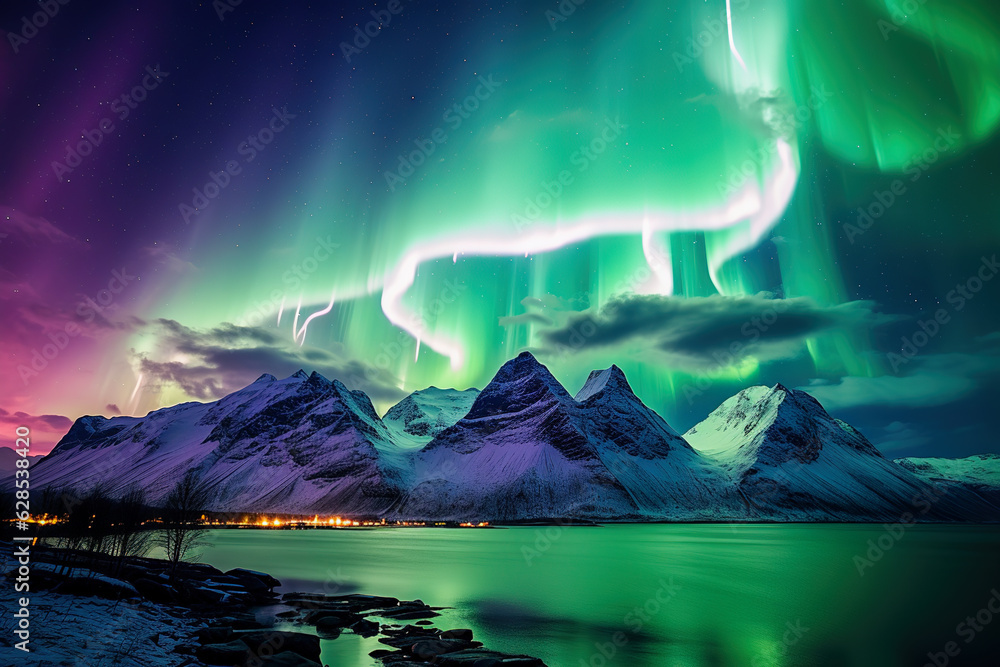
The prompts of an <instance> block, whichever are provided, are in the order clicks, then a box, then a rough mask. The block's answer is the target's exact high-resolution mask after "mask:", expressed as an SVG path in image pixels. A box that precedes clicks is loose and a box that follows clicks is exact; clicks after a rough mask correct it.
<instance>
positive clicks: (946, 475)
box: [896, 454, 1000, 490]
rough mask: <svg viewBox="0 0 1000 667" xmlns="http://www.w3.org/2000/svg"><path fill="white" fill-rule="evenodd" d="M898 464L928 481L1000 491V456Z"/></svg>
mask: <svg viewBox="0 0 1000 667" xmlns="http://www.w3.org/2000/svg"><path fill="white" fill-rule="evenodd" d="M896 463H898V464H899V465H901V466H903V467H904V468H906V469H907V470H909V471H910V472H912V473H913V474H915V475H917V476H919V477H922V478H924V479H927V480H931V481H933V480H952V481H956V482H962V483H964V484H970V485H974V486H984V487H991V488H994V489H998V490H1000V454H977V455H975V456H969V457H966V458H963V459H941V458H905V459H896Z"/></svg>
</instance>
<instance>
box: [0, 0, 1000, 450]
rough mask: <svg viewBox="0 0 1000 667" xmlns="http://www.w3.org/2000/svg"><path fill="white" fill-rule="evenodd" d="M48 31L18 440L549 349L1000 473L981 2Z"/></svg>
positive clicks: (22, 317) (570, 366)
mask: <svg viewBox="0 0 1000 667" xmlns="http://www.w3.org/2000/svg"><path fill="white" fill-rule="evenodd" d="M37 11H39V9H38V5H37V4H34V3H28V2H24V3H8V6H6V7H5V8H4V10H3V20H2V22H0V26H2V27H3V28H4V29H5V30H6V31H8V32H9V33H10V34H13V35H16V36H17V38H16V39H15V38H14V37H10V36H9V35H8V39H6V40H5V41H6V42H7V43H6V44H5V45H4V47H3V49H2V51H3V55H2V56H0V77H2V80H3V82H4V86H3V93H2V96H0V117H2V123H0V132H2V133H3V143H2V145H3V146H4V149H5V150H4V160H3V167H0V173H2V180H0V233H2V234H3V235H4V236H2V237H0V283H2V290H3V291H2V293H3V297H2V302H0V312H2V313H3V323H4V327H3V330H2V332H0V336H2V346H3V350H4V354H3V355H2V357H0V359H2V360H3V361H2V364H3V365H2V372H3V375H4V378H5V381H4V382H3V388H2V395H0V409H2V410H3V413H0V421H2V422H3V423H4V424H8V423H10V424H13V423H14V422H15V421H18V423H21V422H24V421H30V422H31V423H32V424H33V425H34V426H35V428H36V433H35V435H36V440H37V441H38V442H40V443H41V442H46V441H47V442H48V443H49V444H52V443H54V442H55V441H56V440H58V438H59V437H60V436H61V435H62V433H64V432H65V430H66V428H68V426H69V421H70V420H72V419H75V418H76V417H79V416H81V415H83V414H105V415H108V416H110V415H113V414H135V415H140V414H145V413H146V412H148V411H149V410H152V409H156V408H158V407H162V406H165V405H172V404H175V403H178V402H182V401H186V400H202V401H203V400H211V399H214V398H218V397H220V396H222V395H224V394H225V393H227V392H229V391H232V390H234V389H236V388H238V387H240V386H243V385H245V384H247V383H249V382H251V381H253V380H254V378H256V377H257V376H259V375H260V374H262V373H272V374H275V375H277V376H279V377H281V376H285V375H288V374H290V373H292V372H294V371H295V370H296V369H297V368H299V367H303V368H306V369H308V370H313V369H315V370H317V371H319V372H321V373H323V374H324V375H326V376H327V377H337V378H339V379H341V380H342V381H344V382H345V383H346V384H347V385H348V386H349V387H351V388H352V389H362V390H364V391H366V392H367V393H368V394H369V395H370V396H371V397H372V399H373V401H374V402H375V404H376V407H378V408H379V409H380V410H383V411H384V410H385V409H386V408H387V407H389V406H390V405H392V404H393V403H394V402H396V401H397V400H398V399H400V398H401V397H402V396H404V395H405V394H406V393H408V392H410V391H413V390H416V389H421V388H424V387H426V386H428V385H436V386H440V387H458V388H465V387H468V386H477V387H482V386H484V385H485V384H486V383H487V382H488V381H489V379H490V377H491V376H492V375H493V373H494V372H495V371H496V369H497V368H498V367H499V366H500V365H501V364H502V363H503V362H504V361H505V360H507V359H509V358H511V357H513V356H515V355H516V354H518V353H519V352H520V351H523V350H526V349H527V350H530V351H532V352H533V353H535V354H536V355H537V356H538V358H539V359H540V360H541V361H542V362H543V363H545V364H546V365H547V366H548V367H549V368H550V369H551V370H552V371H553V373H554V374H555V375H556V376H557V377H558V378H559V379H560V381H562V382H563V383H564V384H566V385H567V387H569V388H571V389H572V390H574V391H575V389H576V388H578V387H579V386H580V385H581V384H582V382H583V381H584V379H585V378H586V376H587V374H588V373H589V372H590V370H591V369H594V368H602V367H606V366H608V365H610V364H612V363H616V364H618V365H619V366H621V367H622V368H623V369H624V370H625V372H626V374H627V375H628V377H629V380H630V381H631V383H632V385H633V387H634V388H635V390H636V392H637V394H638V395H639V396H640V397H641V398H642V399H643V400H644V401H645V402H646V403H647V404H648V405H650V406H651V407H653V408H655V409H656V410H657V411H659V412H660V413H661V414H662V415H663V416H664V417H665V418H666V419H667V420H668V422H670V423H671V424H672V425H673V426H675V427H676V428H678V429H680V430H684V429H686V428H688V427H689V426H690V425H692V424H693V423H694V422H695V421H697V420H698V419H700V418H702V417H703V416H704V415H705V414H706V413H707V412H709V411H710V410H711V409H713V408H714V407H715V406H717V405H718V404H719V403H720V402H721V401H722V400H723V399H725V398H727V397H728V396H730V395H732V394H734V393H736V392H737V391H739V390H740V389H743V388H745V387H747V386H750V385H754V384H773V383H775V382H779V381H780V382H782V383H784V384H786V385H788V386H796V387H801V388H805V389H806V390H807V391H810V392H811V393H812V394H813V395H815V396H816V397H817V398H818V399H819V400H820V401H821V402H823V404H824V405H825V406H826V407H827V408H828V409H830V411H831V412H832V413H833V414H834V415H836V416H838V417H840V418H842V419H845V420H847V421H849V422H850V423H852V424H854V425H855V426H857V427H859V428H860V429H861V430H862V431H863V432H864V433H865V434H866V435H867V436H868V437H869V438H870V439H871V440H872V441H873V442H875V444H877V445H878V446H879V447H880V448H881V449H882V451H883V452H884V453H886V455H888V456H904V455H938V456H963V455H967V454H971V453H977V452H987V451H998V449H997V443H996V438H995V435H994V429H993V428H992V425H991V423H990V422H991V420H990V415H991V410H992V403H993V402H994V401H993V400H992V399H993V397H995V396H996V395H997V394H996V392H997V390H998V389H1000V318H998V316H997V312H998V305H1000V281H993V280H992V278H993V277H994V276H995V274H996V273H997V271H998V270H1000V268H998V267H996V264H995V260H994V259H993V257H994V256H995V254H996V253H997V252H998V251H1000V228H998V225H997V221H998V219H1000V197H998V196H997V194H996V192H997V188H996V178H997V174H998V173H1000V171H998V168H1000V143H998V140H997V136H996V135H997V129H998V124H1000V9H998V8H996V7H995V6H993V5H992V4H991V3H988V2H985V0H979V1H971V0H955V1H952V2H947V3H943V2H934V1H933V0H926V1H921V0H847V1H845V2H837V3H825V2H805V1H784V2H778V1H768V0H732V2H731V3H730V4H729V7H728V11H727V3H726V2H725V0H708V1H705V0H684V1H678V2H667V3H664V2H654V1H652V0H650V1H638V0H637V1H632V2H616V3H600V2H597V1H596V0H589V1H587V2H583V1H582V0H581V1H580V2H579V3H576V2H570V1H569V0H566V1H565V2H562V3H561V4H560V3H557V2H549V3H541V4H539V3H527V2H506V3H502V5H492V6H491V5H480V4H476V3H471V4H470V3H448V4H446V5H441V4H436V5H433V6H425V5H421V4H420V3H415V2H395V0H394V1H393V2H390V3H388V4H385V3H378V4H377V5H376V4H371V5H350V6H347V5H336V6H330V5H311V4H307V3H302V4H300V3H293V6H290V7H274V6H264V5H263V4H260V3H249V2H244V3H241V4H239V5H234V4H233V3H224V2H215V3H212V2H203V3H200V4H198V5H196V6H195V5H192V6H184V7H181V6H169V5H167V4H165V3H154V4H153V5H148V4H141V5H140V4H138V3H127V2H117V3H107V4H104V5H102V6H100V7H99V8H98V7H93V6H87V5H85V4H83V3H81V4H79V5H77V4H76V3H74V2H70V3H68V4H66V5H59V9H58V12H57V13H55V14H54V15H52V16H51V17H47V18H46V21H45V24H44V25H42V26H41V27H38V28H36V29H35V31H34V33H32V34H33V36H28V33H30V32H31V30H30V29H29V28H26V26H27V25H28V24H26V23H24V22H23V20H22V19H23V18H24V17H29V18H28V19H27V20H28V21H29V23H30V20H31V19H30V17H31V16H32V15H33V14H34V13H35V12H37ZM373 21H374V22H375V23H374V24H373V25H375V28H376V29H373V30H372V31H371V32H370V33H367V34H366V32H365V31H366V29H367V26H368V25H369V24H370V23H371V22H373ZM379 23H381V25H380V26H379V25H378V24H379ZM730 23H731V26H732V29H731V31H730V29H729V24H730ZM153 72H156V75H155V76H154V74H153ZM154 83H155V85H154ZM84 153H86V154H84ZM46 346H50V347H49V348H48V349H46ZM51 346H55V347H51ZM19 412H21V413H24V416H15V414H16V413H19ZM12 434H13V426H11V427H10V428H5V431H4V433H3V434H2V435H0V443H2V444H8V443H9V441H12V440H13V435H12Z"/></svg>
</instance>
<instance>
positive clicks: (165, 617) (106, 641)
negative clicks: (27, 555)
mask: <svg viewBox="0 0 1000 667" xmlns="http://www.w3.org/2000/svg"><path fill="white" fill-rule="evenodd" d="M39 565H40V563H33V564H32V567H33V568H37V567H39ZM19 595H21V594H17V593H15V592H14V587H13V586H4V587H3V590H2V592H0V605H2V606H3V608H4V609H15V608H16V604H15V599H16V597H18V596H19ZM28 597H29V599H30V601H31V604H30V607H29V609H30V614H31V616H30V622H31V625H30V632H31V637H30V643H29V644H28V647H29V648H30V650H31V653H27V654H23V655H24V657H23V658H22V657H21V656H22V653H21V652H20V651H16V650H15V649H14V648H12V647H8V648H5V652H7V653H8V654H9V655H10V657H11V660H12V663H11V664H14V663H15V662H18V661H23V663H24V664H34V665H46V664H49V665H104V664H107V665H111V664H115V665H122V666H124V667H145V666H146V665H165V666H172V665H181V664H183V663H185V662H189V658H188V657H187V656H184V655H181V654H178V653H174V652H173V649H174V647H175V646H176V645H178V644H183V643H186V642H187V641H188V639H187V638H188V637H189V636H190V635H191V634H193V633H194V632H195V630H197V626H196V625H195V624H194V622H193V621H189V620H186V619H183V618H179V617H174V616H172V615H171V614H170V613H169V611H168V610H167V609H165V608H163V607H160V606H159V605H154V604H147V603H144V602H132V601H121V602H115V601H112V600H105V599H102V598H96V597H80V596H76V595H62V594H59V593H53V592H52V591H32V592H31V594H30V595H29V596H28ZM154 638H155V641H154ZM4 641H5V642H6V641H19V640H18V639H17V638H16V637H14V636H13V635H11V636H10V637H9V638H7V639H5V640H4ZM15 655H16V656H18V657H17V659H16V660H15V659H14V656H15Z"/></svg>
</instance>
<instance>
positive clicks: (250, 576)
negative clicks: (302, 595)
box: [226, 567, 281, 591]
mask: <svg viewBox="0 0 1000 667" xmlns="http://www.w3.org/2000/svg"><path fill="white" fill-rule="evenodd" d="M226 576H229V577H235V578H236V579H241V580H244V581H245V580H253V581H258V582H260V583H261V584H262V585H263V586H265V587H266V588H267V589H268V590H269V591H270V590H274V589H275V588H277V587H278V586H280V585H281V582H280V581H278V580H277V579H275V578H274V577H272V576H271V575H269V574H267V573H266V572H257V571H256V570H244V569H243V568H241V567H238V568H236V569H234V570H229V571H228V572H226Z"/></svg>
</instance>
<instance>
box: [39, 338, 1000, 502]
mask: <svg viewBox="0 0 1000 667" xmlns="http://www.w3.org/2000/svg"><path fill="white" fill-rule="evenodd" d="M191 469H195V470H197V471H198V472H199V473H200V475H201V479H203V480H204V481H205V482H206V483H208V484H209V485H210V486H211V488H212V493H213V500H212V502H211V505H210V507H208V508H207V509H213V510H220V511H237V512H287V513H301V514H313V513H339V514H342V515H347V516H352V515H354V516H358V515H365V516H372V515H377V516H386V517H388V518H402V519H422V518H423V519H436V520H445V519H477V520H514V519H528V518H546V517H563V516H565V517H578V518H590V519H666V520H772V519H774V520H817V519H818V520H883V519H887V518H898V517H899V516H900V515H901V514H903V513H905V512H906V511H908V510H912V509H913V503H914V498H918V497H921V496H922V495H926V494H928V493H929V492H931V491H933V486H932V483H939V482H938V480H940V479H949V480H957V481H954V482H947V484H948V488H949V491H950V492H949V494H948V495H947V497H946V498H944V499H941V500H935V503H934V507H933V511H931V512H930V513H929V514H928V518H932V519H936V520H963V519H972V520H984V519H985V520H997V519H998V518H1000V508H998V506H997V504H998V503H1000V492H998V493H993V494H991V493H986V492H983V491H981V490H980V489H978V488H977V489H970V487H969V485H968V484H967V483H968V482H972V481H975V482H976V484H985V483H987V482H989V483H995V482H996V481H997V478H998V474H997V464H996V459H995V458H992V459H991V458H989V457H986V458H979V459H976V458H975V457H973V458H970V459H966V460H963V461H962V462H947V461H944V460H911V461H910V462H909V463H907V462H905V461H901V462H898V463H897V462H893V461H889V460H887V459H885V458H884V457H883V456H882V455H881V454H880V453H879V451H878V450H877V449H876V448H875V447H874V446H873V445H872V444H871V443H870V442H868V440H867V439H865V437H864V436H863V435H862V434H861V433H860V432H858V431H857V430H856V429H854V428H852V427H851V426H850V425H848V424H845V423H844V422H841V421H839V420H837V419H834V418H833V417H831V416H830V415H829V414H827V412H826V411H825V410H824V409H823V407H822V406H821V405H820V404H819V403H818V402H817V401H816V400H815V399H814V398H813V397H811V396H810V395H809V394H807V393H805V392H802V391H794V390H789V389H787V388H785V387H783V386H781V385H775V386H774V387H770V388H769V387H750V388H748V389H745V390H743V391H741V392H740V393H738V394H737V395H736V396H733V397H732V398H730V399H728V400H726V401H725V402H724V403H723V404H722V405H720V406H719V407H718V408H717V409H716V410H715V411H713V412H712V414H711V415H709V416H708V417H707V418H706V419H705V420H704V421H702V422H701V423H700V424H698V425H697V426H695V427H694V428H692V429H691V430H690V431H688V432H687V433H686V434H685V435H684V436H683V437H682V436H681V435H679V434H678V433H677V431H675V430H674V429H673V428H671V427H670V425H669V424H667V423H666V422H665V421H664V420H663V419H662V418H661V417H660V416H659V415H658V414H657V413H656V412H654V411H653V410H651V409H649V408H648V407H647V406H645V405H644V404H643V403H642V401H641V400H639V398H638V397H637V396H636V395H635V394H634V393H633V392H632V390H631V387H630V386H629V384H628V380H627V379H626V378H625V375H624V374H623V373H622V371H621V369H619V368H618V367H617V366H612V367H611V368H608V369H604V370H599V371H594V372H592V373H591V374H590V376H589V377H588V379H587V381H586V383H584V385H583V387H582V388H581V389H580V391H579V392H577V394H576V396H571V395H570V394H569V393H568V392H567V391H566V389H565V388H564V387H563V386H562V385H561V384H560V383H559V382H558V381H557V380H556V379H555V378H554V377H553V376H552V374H551V373H550V372H549V371H548V369H547V368H545V366H544V365H542V364H541V363H539V362H538V360H537V359H535V358H534V357H533V356H532V355H531V354H529V353H523V354H521V355H519V356H518V357H517V358H516V359H513V360H511V361H509V362H507V363H506V364H504V366H503V367H501V368H500V369H499V370H498V372H497V374H496V376H495V377H494V378H493V380H492V381H491V382H490V383H489V384H488V385H487V386H486V387H485V388H484V389H483V390H482V391H481V392H480V391H477V390H475V389H468V390H465V391H457V390H455V389H438V388H436V387H430V388H428V389H426V390H422V391H418V392H414V393H413V394H411V395H410V396H408V397H407V398H405V399H403V401H401V402H400V403H399V404H397V405H396V406H394V407H393V408H392V409H390V410H389V411H388V412H387V413H386V415H385V417H384V418H379V416H378V414H377V413H376V412H375V409H374V407H373V405H372V403H371V401H370V400H369V398H368V396H366V395H365V394H364V393H363V392H360V391H352V390H350V389H348V388H347V387H345V386H344V385H343V384H341V383H340V382H339V381H337V380H332V381H331V380H329V379H327V378H325V377H323V376H322V375H319V374H318V373H312V374H307V373H305V372H304V371H298V372H296V373H294V374H293V375H291V376H289V377H287V378H284V379H282V380H278V379H276V378H274V377H273V376H271V375H266V374H265V375H262V376H261V377H260V378H258V379H257V380H256V381H255V382H253V383H252V384H250V385H249V386H247V387H245V388H243V389H241V390H239V391H236V392H234V393H232V394H230V395H229V396H226V397H224V398H222V399H220V400H218V401H214V402H211V403H184V404H181V405H177V406H173V407H170V408H164V409H161V410H157V411H155V412H151V413H149V414H148V415H146V416H145V417H143V418H136V417H114V418H111V419H106V418H104V417H82V418H80V419H78V420H77V421H76V423H75V424H74V425H73V427H72V428H71V429H70V431H69V433H67V435H66V436H65V437H64V438H63V439H62V440H61V441H60V442H59V444H58V445H57V446H56V448H55V449H54V450H53V452H52V453H51V454H50V455H49V456H47V457H46V458H45V459H43V460H42V461H40V462H38V463H37V464H36V465H35V466H34V467H33V469H32V481H33V482H34V483H35V486H36V488H43V487H46V486H50V487H56V488H61V487H76V488H78V489H81V490H85V489H87V488H89V487H90V486H92V485H94V484H95V483H98V482H105V483H108V484H109V485H110V486H111V491H112V493H121V492H123V491H125V490H126V489H127V488H128V487H129V486H130V485H133V484H134V485H138V486H140V487H141V488H143V489H144V490H145V491H146V493H147V495H148V501H150V502H152V503H158V502H161V501H162V500H163V498H164V497H165V496H166V494H167V493H168V492H169V490H170V489H171V488H172V486H173V485H174V484H175V483H176V481H177V480H178V479H180V478H181V477H182V476H183V475H184V473H185V472H187V471H188V470H191ZM959 482H961V483H959Z"/></svg>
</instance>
